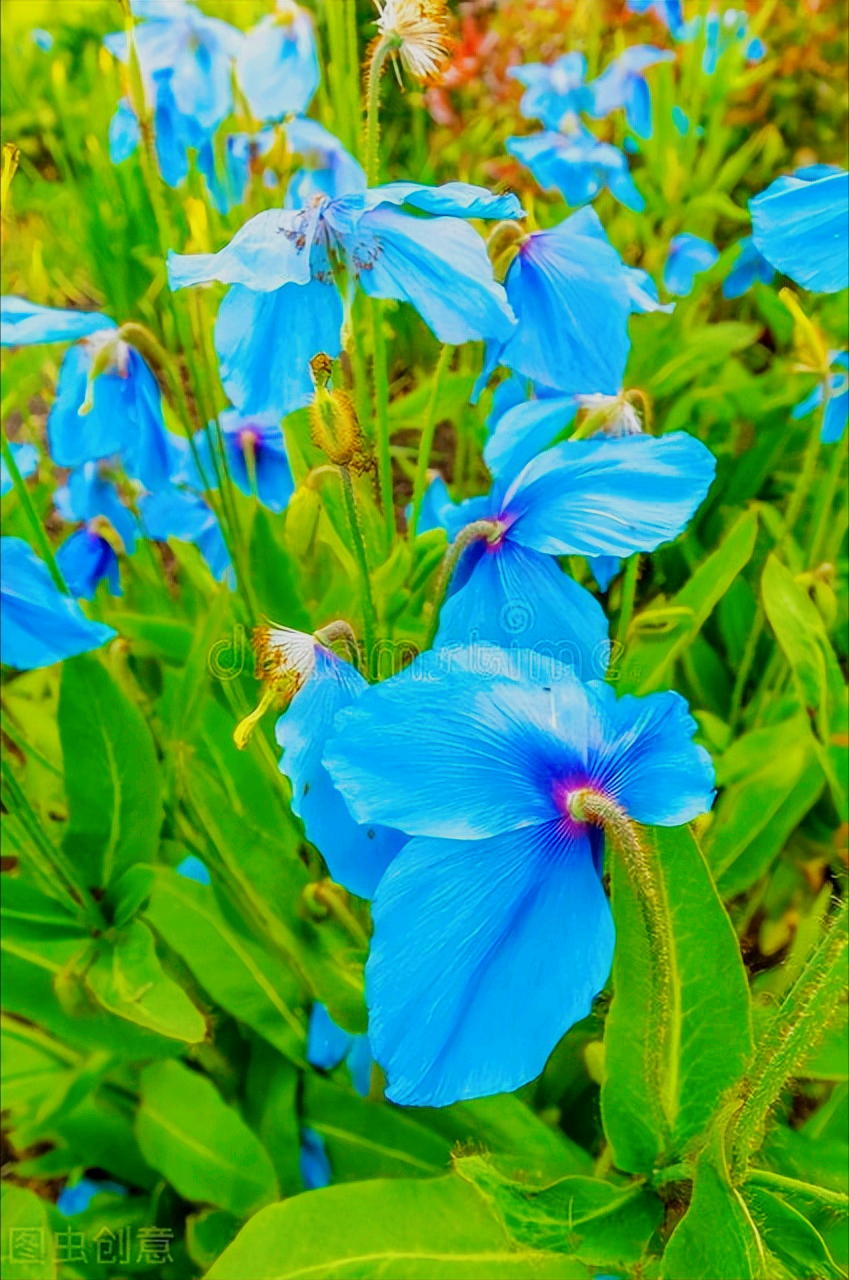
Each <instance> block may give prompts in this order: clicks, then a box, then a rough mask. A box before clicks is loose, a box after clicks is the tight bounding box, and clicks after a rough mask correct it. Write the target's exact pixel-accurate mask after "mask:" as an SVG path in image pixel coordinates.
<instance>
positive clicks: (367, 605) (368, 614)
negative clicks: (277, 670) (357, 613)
mask: <svg viewBox="0 0 849 1280" xmlns="http://www.w3.org/2000/svg"><path fill="white" fill-rule="evenodd" d="M339 475H340V476H341V478H342V493H343V495H344V498H345V511H346V514H347V516H348V525H349V527H350V530H351V541H352V543H353V546H354V555H355V556H356V560H357V564H358V566H359V570H360V579H361V582H362V590H363V630H364V634H365V646H366V661H365V668H366V671H370V670H371V663H372V660H373V658H374V641H375V633H376V630H377V614H376V612H375V608H374V599H373V597H372V594H371V577H370V574H369V567H368V559H367V557H366V544H365V538H364V537H363V526H362V523H361V521H360V513H359V511H358V510H357V498H356V494H355V493H354V484H353V481H352V480H351V473H350V471H349V470H348V468H347V467H340V468H339Z"/></svg>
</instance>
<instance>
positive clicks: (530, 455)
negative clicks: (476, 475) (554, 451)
mask: <svg viewBox="0 0 849 1280" xmlns="http://www.w3.org/2000/svg"><path fill="white" fill-rule="evenodd" d="M577 408H578V406H577V404H576V401H575V398H574V396H551V397H547V398H545V399H542V400H526V401H524V403H522V404H517V405H514V406H513V408H511V409H508V410H507V411H506V413H503V414H502V415H501V417H500V418H499V420H498V425H497V426H496V428H495V430H494V431H493V433H492V435H491V436H490V437H489V439H488V440H487V442H486V444H485V445H484V450H483V457H484V462H485V463H486V465H487V466H488V467H489V469H490V471H491V472H492V474H493V475H494V476H504V477H508V478H509V479H511V480H512V479H513V478H514V477H515V476H517V475H518V474H519V472H520V471H521V470H522V469H523V468H524V467H525V466H527V464H528V463H529V462H531V461H533V459H534V458H535V457H536V456H537V454H538V453H541V452H542V451H543V449H547V448H548V446H549V445H550V444H551V443H552V442H553V441H554V440H556V439H557V437H558V436H559V435H560V434H561V432H562V431H563V430H564V429H565V428H566V427H567V426H568V425H569V423H570V422H571V421H572V420H573V418H574V417H575V414H576V412H577Z"/></svg>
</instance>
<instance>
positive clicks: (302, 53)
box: [237, 0, 321, 120]
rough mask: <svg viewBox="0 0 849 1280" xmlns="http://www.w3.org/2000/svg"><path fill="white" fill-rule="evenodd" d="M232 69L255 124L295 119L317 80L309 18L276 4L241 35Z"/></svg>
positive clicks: (286, 0)
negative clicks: (236, 75)
mask: <svg viewBox="0 0 849 1280" xmlns="http://www.w3.org/2000/svg"><path fill="white" fill-rule="evenodd" d="M237 67H238V73H239V83H240V84H241V86H242V92H243V93H244V95H245V97H246V98H247V100H248V105H249V107H250V109H251V111H252V113H253V114H254V116H256V118H257V120H279V119H280V118H281V117H282V116H288V115H301V114H302V113H303V112H305V111H306V110H307V108H308V107H309V105H310V103H311V102H312V99H313V95H314V94H315V91H316V89H317V88H318V84H319V80H320V79H321V73H320V71H319V66H318V55H317V53H316V48H315V33H314V31H313V23H312V18H311V16H310V14H309V13H307V11H306V9H302V8H301V7H300V5H297V4H294V3H292V0H277V7H276V9H275V11H274V13H270V14H268V15H267V16H266V17H265V18H263V19H262V21H261V22H260V23H258V25H257V26H255V27H254V28H253V30H251V31H249V32H248V34H247V36H246V37H245V41H244V44H243V45H242V48H241V50H240V52H239V57H238V61H237Z"/></svg>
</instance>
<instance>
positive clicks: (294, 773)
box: [255, 627, 403, 898]
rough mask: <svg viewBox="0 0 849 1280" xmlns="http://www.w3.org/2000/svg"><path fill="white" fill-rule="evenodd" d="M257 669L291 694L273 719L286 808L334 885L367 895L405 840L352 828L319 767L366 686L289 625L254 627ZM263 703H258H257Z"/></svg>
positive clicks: (347, 667) (392, 834) (381, 831)
mask: <svg viewBox="0 0 849 1280" xmlns="http://www.w3.org/2000/svg"><path fill="white" fill-rule="evenodd" d="M255 634H256V635H257V636H258V641H257V667H258V670H260V671H261V672H266V673H268V675H269V679H270V681H271V685H272V687H274V686H275V685H278V684H279V686H280V687H281V688H282V689H284V690H285V691H287V692H288V693H289V694H290V695H292V690H293V688H294V695H293V696H292V700H291V703H290V705H289V707H288V709H287V710H286V712H285V713H284V714H283V715H282V716H281V717H280V718H279V720H278V721H277V725H276V729H275V733H276V737H277V742H278V743H279V745H280V746H281V747H282V748H283V756H282V758H281V760H280V771H281V773H283V774H285V775H286V777H287V778H288V779H289V781H290V783H291V784H292V811H293V813H295V814H296V815H297V816H298V817H299V818H300V819H301V821H302V822H303V824H304V830H305V832H306V835H307V839H308V840H309V841H310V842H311V843H312V844H314V845H315V847H316V848H317V849H318V851H319V852H320V853H321V855H322V857H323V858H324V861H325V862H326V863H327V867H328V870H329V872H330V874H331V876H332V877H333V879H334V880H336V881H338V883H339V884H342V885H344V886H345V888H346V889H350V891H351V892H352V893H356V894H357V895H358V896H359V897H361V898H368V897H370V896H371V894H372V893H373V892H374V888H375V886H376V884H377V882H378V880H379V879H380V877H381V876H382V875H383V872H384V871H385V869H386V867H387V866H388V865H389V862H390V861H391V860H392V858H393V857H394V856H395V854H396V852H397V851H398V849H399V848H400V846H401V844H403V836H401V835H399V833H398V832H397V831H391V830H388V829H387V828H385V827H379V826H374V825H373V824H366V825H365V826H360V825H358V824H357V823H356V822H355V821H354V820H353V818H352V817H351V815H350V814H349V812H348V810H347V809H346V807H345V802H344V800H343V799H342V797H341V796H340V795H339V792H338V791H337V790H336V789H335V787H334V786H333V783H332V782H331V781H330V778H329V776H328V774H327V770H326V769H325V768H324V766H323V765H322V763H321V753H322V751H323V749H324V743H325V741H326V739H327V735H328V734H329V733H330V730H331V728H332V725H333V719H334V717H335V715H336V713H337V711H339V710H341V708H342V707H347V706H349V705H350V704H351V703H352V702H354V701H355V700H356V699H357V698H358V697H359V696H360V694H361V693H362V691H363V689H365V688H366V687H367V685H366V682H365V680H364V679H363V677H362V676H361V675H360V674H359V672H358V671H356V670H355V668H354V667H352V666H351V664H350V663H349V662H345V661H344V660H343V659H342V658H340V657H338V656H337V655H336V654H335V653H334V652H333V650H332V649H329V648H327V647H326V646H325V645H323V644H321V643H320V641H318V640H317V639H316V638H315V636H311V635H305V634H304V633H303V632H301V631H293V630H292V629H291V628H289V627H264V628H258V630H257V632H256V633H255ZM260 705H262V704H260Z"/></svg>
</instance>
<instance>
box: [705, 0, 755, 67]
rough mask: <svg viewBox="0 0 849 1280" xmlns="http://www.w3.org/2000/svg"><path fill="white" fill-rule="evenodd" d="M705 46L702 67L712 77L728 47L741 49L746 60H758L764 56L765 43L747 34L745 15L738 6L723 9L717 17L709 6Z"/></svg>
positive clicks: (747, 19) (746, 15)
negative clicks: (736, 7)
mask: <svg viewBox="0 0 849 1280" xmlns="http://www.w3.org/2000/svg"><path fill="white" fill-rule="evenodd" d="M704 30H705V49H704V53H703V54H702V70H703V71H704V73H705V75H708V76H712V75H713V74H714V72H715V71H716V68H717V66H718V64H719V59H720V58H721V57H722V56H723V54H724V53H726V52H727V51H728V50H729V49H732V48H735V47H737V48H742V50H743V56H744V58H746V60H747V61H749V62H760V61H761V59H762V58H764V57H765V56H766V46H765V45H764V43H763V41H762V40H761V39H760V38H759V37H758V36H754V37H749V34H748V32H749V15H748V14H747V13H746V12H745V11H744V10H742V9H726V10H725V11H724V13H723V14H722V15H721V16H720V14H719V11H718V10H717V9H711V10H710V11H709V13H708V14H707V16H706V17H705V23H704Z"/></svg>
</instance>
